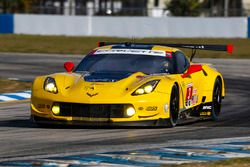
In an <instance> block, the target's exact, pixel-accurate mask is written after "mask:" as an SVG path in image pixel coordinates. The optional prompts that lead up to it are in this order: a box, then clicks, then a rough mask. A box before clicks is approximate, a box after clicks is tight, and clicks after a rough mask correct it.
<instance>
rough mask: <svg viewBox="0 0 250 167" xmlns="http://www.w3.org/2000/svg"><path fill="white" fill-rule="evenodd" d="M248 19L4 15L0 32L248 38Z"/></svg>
mask: <svg viewBox="0 0 250 167" xmlns="http://www.w3.org/2000/svg"><path fill="white" fill-rule="evenodd" d="M249 22H250V18H247V17H227V18H225V17H209V18H205V17H162V18H152V17H105V16H61V15H31V14H27V15H26V14H15V15H11V14H5V15H0V33H8V34H12V33H14V34H28V35H66V36H108V37H127V38H131V37H136V38H144V37H173V38H249V37H250V33H249V32H250V26H249V25H250V24H249Z"/></svg>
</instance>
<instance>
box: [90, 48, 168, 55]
mask: <svg viewBox="0 0 250 167" xmlns="http://www.w3.org/2000/svg"><path fill="white" fill-rule="evenodd" d="M93 54H95V55H99V54H135V55H150V56H164V57H165V56H166V52H165V51H161V50H145V49H99V50H97V51H95V52H94V53H93Z"/></svg>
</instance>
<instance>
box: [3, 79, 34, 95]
mask: <svg viewBox="0 0 250 167" xmlns="http://www.w3.org/2000/svg"><path fill="white" fill-rule="evenodd" d="M30 89H31V83H29V82H21V81H13V80H8V79H3V78H0V93H12V92H19V91H23V90H30Z"/></svg>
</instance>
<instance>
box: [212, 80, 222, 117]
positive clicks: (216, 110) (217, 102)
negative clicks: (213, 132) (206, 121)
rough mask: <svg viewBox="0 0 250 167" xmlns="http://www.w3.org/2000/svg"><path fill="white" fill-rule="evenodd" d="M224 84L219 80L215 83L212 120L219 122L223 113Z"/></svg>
mask: <svg viewBox="0 0 250 167" xmlns="http://www.w3.org/2000/svg"><path fill="white" fill-rule="evenodd" d="M221 101H222V84H221V81H220V80H219V79H218V78H217V79H216V80H215V83H214V90H213V101H212V113H211V119H212V120H217V119H218V116H219V114H220V111H221Z"/></svg>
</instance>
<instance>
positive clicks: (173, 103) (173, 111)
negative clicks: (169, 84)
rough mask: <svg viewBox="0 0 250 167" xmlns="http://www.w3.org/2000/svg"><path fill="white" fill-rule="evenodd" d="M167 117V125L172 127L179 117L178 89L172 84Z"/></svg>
mask: <svg viewBox="0 0 250 167" xmlns="http://www.w3.org/2000/svg"><path fill="white" fill-rule="evenodd" d="M169 115H170V117H169V119H167V120H166V121H167V127H174V126H176V124H177V121H178V119H179V89H178V87H177V85H174V86H173V88H172V92H171V98H170V103H169Z"/></svg>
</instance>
